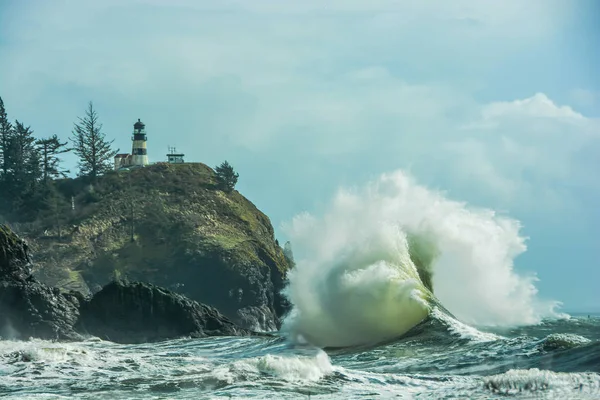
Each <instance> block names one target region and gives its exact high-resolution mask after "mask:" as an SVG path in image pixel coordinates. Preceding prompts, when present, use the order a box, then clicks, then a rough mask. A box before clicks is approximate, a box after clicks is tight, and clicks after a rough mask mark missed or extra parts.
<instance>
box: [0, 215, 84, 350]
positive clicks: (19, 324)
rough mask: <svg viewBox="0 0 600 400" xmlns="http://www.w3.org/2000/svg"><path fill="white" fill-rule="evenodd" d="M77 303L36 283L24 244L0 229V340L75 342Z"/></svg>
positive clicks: (67, 296) (69, 295)
mask: <svg viewBox="0 0 600 400" xmlns="http://www.w3.org/2000/svg"><path fill="white" fill-rule="evenodd" d="M80 299H81V297H79V296H78V295H77V294H75V293H70V294H63V293H61V292H60V291H59V290H58V289H53V288H50V287H48V286H46V285H44V284H42V283H40V282H38V281H36V280H35V279H34V278H33V277H32V276H31V262H30V258H29V254H28V250H27V244H26V243H25V242H24V241H23V240H21V239H20V238H19V237H18V236H17V235H15V234H14V233H13V232H12V231H11V230H10V229H9V228H8V227H7V226H5V225H0V337H2V338H5V339H28V338H30V337H35V338H40V339H50V340H54V339H56V340H79V339H81V338H82V337H81V336H80V335H79V334H77V333H76V332H75V331H74V330H73V325H74V324H75V322H76V321H77V319H78V318H79V300H80Z"/></svg>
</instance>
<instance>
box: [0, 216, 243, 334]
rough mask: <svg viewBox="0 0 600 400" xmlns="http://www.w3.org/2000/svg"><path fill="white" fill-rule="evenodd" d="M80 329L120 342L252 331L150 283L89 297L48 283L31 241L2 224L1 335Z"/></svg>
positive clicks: (112, 286) (117, 285)
mask: <svg viewBox="0 0 600 400" xmlns="http://www.w3.org/2000/svg"><path fill="white" fill-rule="evenodd" d="M79 332H81V333H83V334H90V335H94V336H98V337H100V338H102V339H105V340H110V341H115V342H120V343H143V342H151V341H158V340H166V339H173V338H178V337H182V336H191V337H204V336H239V335H250V334H251V332H250V331H248V330H245V329H242V328H239V327H238V326H236V325H235V324H234V323H233V322H231V321H230V320H229V319H227V318H226V317H224V316H223V315H222V314H220V313H219V312H218V311H217V310H216V309H215V308H213V307H210V306H206V305H204V304H200V303H197V302H195V301H193V300H190V299H188V298H186V297H185V296H182V295H180V294H177V293H174V292H171V291H169V290H166V289H163V288H160V287H158V286H154V285H151V284H146V283H139V282H137V283H122V282H111V283H109V284H108V285H106V286H105V287H104V288H103V289H102V290H100V291H99V292H98V293H96V294H95V295H94V296H93V297H92V298H91V299H85V298H84V297H83V296H82V295H81V294H79V293H77V292H67V293H65V292H61V291H60V290H59V289H58V288H51V287H49V286H46V285H44V284H43V283H40V282H38V281H37V280H36V279H35V278H34V277H33V276H32V275H31V263H30V257H29V253H28V250H27V244H26V243H25V242H24V241H23V240H22V239H20V238H19V237H18V236H17V235H16V234H14V233H13V232H12V231H11V230H10V229H9V228H8V227H7V226H4V225H0V338H2V339H22V340H26V339H28V338H31V337H33V338H40V339H47V340H67V341H71V340H82V339H83V336H82V335H81V334H80V333H79Z"/></svg>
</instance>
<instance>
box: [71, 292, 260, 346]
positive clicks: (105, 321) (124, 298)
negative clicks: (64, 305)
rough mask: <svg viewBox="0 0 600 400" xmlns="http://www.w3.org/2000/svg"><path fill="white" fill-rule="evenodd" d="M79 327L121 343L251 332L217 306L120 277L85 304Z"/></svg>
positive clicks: (83, 330) (94, 334) (238, 334)
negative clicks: (232, 320) (122, 279)
mask: <svg viewBox="0 0 600 400" xmlns="http://www.w3.org/2000/svg"><path fill="white" fill-rule="evenodd" d="M77 327H78V329H79V330H81V331H82V332H86V333H89V334H91V335H93V336H97V337H100V338H102V339H105V340H110V341H114V342H119V343H143V342H154V341H159V340H165V339H170V338H177V337H182V336H190V337H205V336H240V335H249V334H250V331H247V330H245V329H242V328H239V327H238V326H236V325H235V324H234V323H233V322H231V321H230V320H229V319H227V318H226V317H224V316H223V315H222V314H221V313H219V312H218V311H217V310H216V309H215V308H213V307H209V306H206V305H204V304H199V303H197V302H195V301H193V300H190V299H188V298H186V297H184V296H182V295H179V294H177V293H173V292H171V291H169V290H166V289H163V288H160V287H157V286H154V285H151V284H147V283H140V282H135V283H123V282H119V281H115V282H111V283H109V284H108V285H106V286H104V288H103V289H102V290H101V291H99V292H98V293H96V294H95V295H94V297H93V298H92V299H91V300H90V301H89V302H88V303H85V304H84V305H83V306H82V308H81V318H80V320H79V322H78V324H77Z"/></svg>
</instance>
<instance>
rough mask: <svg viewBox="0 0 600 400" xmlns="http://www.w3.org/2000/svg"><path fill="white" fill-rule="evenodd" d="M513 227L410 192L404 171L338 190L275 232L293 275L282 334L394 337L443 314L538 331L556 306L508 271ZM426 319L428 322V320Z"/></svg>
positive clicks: (514, 250)
mask: <svg viewBox="0 0 600 400" xmlns="http://www.w3.org/2000/svg"><path fill="white" fill-rule="evenodd" d="M520 229H521V224H520V222H519V221H517V220H515V219H512V218H509V217H506V216H501V215H498V214H497V213H495V212H494V211H492V210H488V209H480V208H474V207H470V206H468V205H467V204H466V203H464V202H460V201H456V200H452V199H449V198H447V197H446V196H445V194H444V193H442V192H440V191H435V190H431V189H429V188H426V187H424V186H422V185H419V184H418V183H417V182H416V181H415V180H414V179H413V178H412V177H411V176H410V175H408V174H407V173H405V172H404V171H401V170H399V171H395V172H393V173H390V174H384V175H382V176H380V177H379V178H378V179H375V180H373V181H371V182H369V183H367V184H366V185H364V186H363V187H357V188H351V189H344V188H342V189H340V190H339V191H338V192H337V194H336V195H335V196H334V198H333V199H332V201H331V202H330V204H329V205H328V206H327V207H326V209H325V211H324V212H323V213H322V215H320V216H314V215H310V214H308V213H305V214H301V215H298V216H296V217H295V218H294V219H293V220H292V221H290V222H289V223H288V224H286V225H285V226H284V230H285V233H286V234H287V236H288V237H289V238H290V240H291V242H292V243H293V244H294V249H295V256H296V267H295V268H294V269H293V270H292V271H291V272H290V274H289V284H288V286H287V288H286V290H285V294H286V295H287V297H288V298H289V300H290V301H291V303H292V304H293V309H292V311H291V312H290V314H289V315H288V316H287V318H286V319H285V321H284V324H283V328H282V331H283V332H285V333H287V334H288V336H289V337H290V338H292V340H298V341H306V342H308V343H311V344H314V345H316V346H320V347H347V346H361V345H368V344H374V343H378V342H384V341H387V340H390V339H393V338H398V337H400V336H402V335H403V334H405V333H406V332H408V331H409V330H410V329H411V328H413V327H415V326H416V325H418V324H419V323H421V322H422V321H424V320H425V319H426V318H428V317H432V311H433V310H434V309H435V310H444V311H445V313H446V315H454V316H456V318H457V319H459V320H460V321H463V322H465V323H468V324H471V325H492V326H515V325H527V324H535V323H538V322H539V321H540V320H541V319H542V318H544V317H547V316H549V315H553V313H554V309H555V307H556V306H557V305H558V303H557V302H554V301H542V300H540V299H539V298H538V296H537V289H536V287H535V281H536V277H535V275H533V274H529V275H526V274H523V273H521V272H518V271H517V270H516V269H515V265H514V262H515V259H516V258H517V257H518V256H519V255H520V254H522V253H523V252H524V251H525V250H526V245H525V238H524V237H523V236H521V234H520ZM433 317H434V318H436V316H435V315H433Z"/></svg>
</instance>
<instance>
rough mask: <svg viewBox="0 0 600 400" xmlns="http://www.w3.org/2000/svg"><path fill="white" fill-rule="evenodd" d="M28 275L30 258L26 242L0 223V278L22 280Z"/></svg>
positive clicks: (29, 273) (29, 272) (29, 274)
mask: <svg viewBox="0 0 600 400" xmlns="http://www.w3.org/2000/svg"><path fill="white" fill-rule="evenodd" d="M30 276H31V259H30V258H29V253H28V248H27V243H25V242H24V241H23V240H21V239H20V238H19V237H18V236H17V235H16V234H15V233H14V232H13V231H12V230H11V229H10V228H9V227H8V226H6V225H0V280H11V279H20V280H23V279H27V278H28V277H30Z"/></svg>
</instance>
